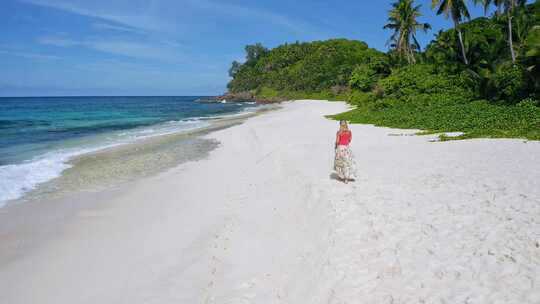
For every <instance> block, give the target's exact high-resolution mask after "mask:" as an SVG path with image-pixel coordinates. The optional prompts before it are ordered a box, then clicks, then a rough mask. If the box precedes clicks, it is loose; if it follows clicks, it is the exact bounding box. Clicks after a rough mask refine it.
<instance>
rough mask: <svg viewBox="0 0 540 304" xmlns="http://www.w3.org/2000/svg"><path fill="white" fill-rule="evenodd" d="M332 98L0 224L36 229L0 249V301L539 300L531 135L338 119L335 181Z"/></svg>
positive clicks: (289, 109) (539, 169)
mask: <svg viewBox="0 0 540 304" xmlns="http://www.w3.org/2000/svg"><path fill="white" fill-rule="evenodd" d="M345 109H346V105H345V104H343V103H328V102H319V101H300V102H294V103H288V104H285V105H284V107H283V109H281V110H278V111H275V112H270V113H267V114H264V115H261V116H257V117H254V118H251V119H249V120H248V121H247V122H246V123H244V124H242V125H239V126H235V127H232V128H229V129H225V130H221V131H218V132H215V133H212V134H210V135H207V137H208V138H215V139H217V140H219V141H220V142H221V146H220V147H219V148H218V149H216V150H214V151H212V152H211V154H210V157H209V159H206V160H202V161H198V162H191V163H187V164H184V165H181V166H180V167H177V168H174V169H172V170H170V171H168V172H166V173H164V174H161V175H159V176H156V177H153V178H149V179H145V180H142V181H140V182H137V183H135V184H133V185H130V186H129V187H127V188H125V189H121V190H116V191H112V192H109V193H102V194H101V195H98V196H92V195H91V194H86V195H85V194H81V196H80V199H79V200H78V201H77V204H78V205H83V206H87V207H85V208H82V209H80V210H78V211H77V212H76V213H75V215H73V216H69V217H66V218H64V219H61V220H59V222H61V224H58V225H57V226H56V227H57V228H54V229H52V228H51V229H50V231H49V232H43V231H41V230H42V228H40V227H35V226H32V225H31V223H28V224H27V225H26V226H25V225H18V226H17V227H15V228H13V229H11V230H9V231H4V232H0V237H2V238H4V240H6V239H8V238H17V237H21V238H22V239H23V240H26V241H31V242H36V245H35V246H32V247H31V248H32V249H31V250H26V251H24V252H16V250H14V252H15V253H16V254H15V255H11V256H10V258H9V260H6V259H4V260H3V261H0V299H1V300H0V302H1V303H9V304H18V303H21V304H23V303H24V304H33V303H36V304H44V303H55V304H61V303H66V304H68V303H69V304H73V303H92V304H95V303H126V304H135V303H295V304H297V303H540V248H539V247H540V244H539V242H540V143H539V142H524V141H522V140H488V139H482V140H467V141H455V142H443V143H440V142H430V139H433V138H434V136H407V135H410V134H412V133H414V132H413V131H403V130H391V129H385V128H375V127H372V126H366V125H353V126H352V130H353V134H354V138H353V144H352V148H353V151H354V153H355V155H356V160H357V166H358V173H359V179H358V180H357V181H356V182H355V183H352V184H349V185H344V184H341V183H339V182H337V181H336V180H334V179H332V177H331V175H330V174H331V166H332V158H333V139H334V136H335V132H336V129H337V123H336V122H335V121H330V120H327V119H325V118H323V115H325V114H331V113H337V112H341V111H344V110H345ZM389 135H394V136H389ZM32 235H34V236H35V235H40V236H41V235H46V237H45V238H44V239H45V240H46V241H41V242H37V241H36V237H33V238H32ZM0 240H1V239H0Z"/></svg>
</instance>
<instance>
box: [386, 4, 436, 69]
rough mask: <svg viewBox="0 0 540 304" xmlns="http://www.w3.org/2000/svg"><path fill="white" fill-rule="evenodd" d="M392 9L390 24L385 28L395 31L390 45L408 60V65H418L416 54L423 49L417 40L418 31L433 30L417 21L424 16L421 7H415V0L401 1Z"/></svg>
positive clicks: (393, 5)
mask: <svg viewBox="0 0 540 304" xmlns="http://www.w3.org/2000/svg"><path fill="white" fill-rule="evenodd" d="M392 7H393V8H392V10H391V11H390V14H389V15H390V16H389V17H388V22H389V23H388V24H386V25H385V26H384V28H385V29H391V30H393V31H394V34H392V36H391V37H390V40H389V44H390V45H391V46H392V47H394V48H395V49H396V52H397V53H398V54H399V55H400V56H403V57H405V58H407V61H408V63H416V59H415V52H417V51H420V49H421V48H420V43H418V40H417V39H416V31H418V30H422V31H424V32H426V31H428V30H429V29H431V25H429V24H428V23H420V22H419V21H418V20H417V19H418V17H420V16H422V14H421V13H420V7H421V5H417V6H414V1H413V0H400V1H398V2H395V3H394V4H392ZM411 40H412V41H411Z"/></svg>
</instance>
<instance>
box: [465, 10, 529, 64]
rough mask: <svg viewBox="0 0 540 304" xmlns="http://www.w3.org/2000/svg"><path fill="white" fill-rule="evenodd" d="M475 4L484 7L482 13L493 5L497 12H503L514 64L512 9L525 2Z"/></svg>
mask: <svg viewBox="0 0 540 304" xmlns="http://www.w3.org/2000/svg"><path fill="white" fill-rule="evenodd" d="M474 2H475V3H482V4H483V5H484V11H487V9H488V7H489V6H490V5H491V4H492V3H493V4H494V5H495V6H496V7H497V11H498V12H502V11H504V13H506V17H507V22H508V47H509V48H510V55H511V56H512V63H514V64H515V63H516V51H515V50H514V41H513V37H512V36H513V35H512V32H513V30H512V18H513V16H514V9H515V8H516V7H518V6H524V5H525V3H526V2H527V1H526V0H475V1H474Z"/></svg>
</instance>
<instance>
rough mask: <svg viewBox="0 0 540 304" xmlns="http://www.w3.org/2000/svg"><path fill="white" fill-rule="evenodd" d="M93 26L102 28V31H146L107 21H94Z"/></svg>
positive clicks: (98, 28)
mask: <svg viewBox="0 0 540 304" xmlns="http://www.w3.org/2000/svg"><path fill="white" fill-rule="evenodd" d="M92 28H94V29H96V30H102V31H115V32H126V33H135V34H143V33H144V31H143V30H140V29H136V28H132V27H128V26H121V25H117V24H111V23H106V22H94V23H92Z"/></svg>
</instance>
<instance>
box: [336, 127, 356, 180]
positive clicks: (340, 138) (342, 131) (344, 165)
mask: <svg viewBox="0 0 540 304" xmlns="http://www.w3.org/2000/svg"><path fill="white" fill-rule="evenodd" d="M351 140H352V132H351V130H349V126H348V125H347V122H346V121H345V120H340V121H339V131H338V132H337V134H336V145H335V150H336V156H335V159H334V170H335V171H336V173H337V175H338V177H339V179H340V180H341V181H343V182H344V183H348V182H349V181H351V180H354V177H355V176H356V168H355V163H354V157H353V154H352V151H351V148H350V147H349V144H350V143H351Z"/></svg>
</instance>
